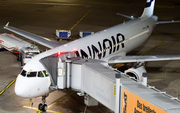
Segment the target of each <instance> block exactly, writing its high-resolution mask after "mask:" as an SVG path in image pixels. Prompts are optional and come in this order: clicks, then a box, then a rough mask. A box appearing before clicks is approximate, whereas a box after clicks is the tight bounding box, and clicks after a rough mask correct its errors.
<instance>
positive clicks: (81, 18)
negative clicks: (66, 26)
mask: <svg viewBox="0 0 180 113" xmlns="http://www.w3.org/2000/svg"><path fill="white" fill-rule="evenodd" d="M94 8H95V7H93V8H92V9H91V10H90V11H88V12H87V13H86V14H85V15H84V16H83V17H82V18H81V19H80V20H79V21H78V22H77V23H76V24H75V25H74V26H73V27H71V29H70V31H72V30H73V29H74V28H75V27H76V26H77V25H78V24H79V22H81V21H82V20H83V19H84V18H85V17H86V16H87V15H88V14H89V13H90V12H91V11H92V10H93V9H94Z"/></svg>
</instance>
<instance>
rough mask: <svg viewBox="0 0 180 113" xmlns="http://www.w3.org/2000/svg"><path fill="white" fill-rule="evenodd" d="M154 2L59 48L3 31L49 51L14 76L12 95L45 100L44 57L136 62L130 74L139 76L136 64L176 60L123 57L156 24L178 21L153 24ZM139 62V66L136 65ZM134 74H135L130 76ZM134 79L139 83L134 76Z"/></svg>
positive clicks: (46, 93) (151, 57) (47, 92)
mask: <svg viewBox="0 0 180 113" xmlns="http://www.w3.org/2000/svg"><path fill="white" fill-rule="evenodd" d="M154 5H155V0H147V3H146V6H145V9H144V12H143V14H142V15H141V17H139V18H134V17H132V16H127V15H123V14H119V15H122V16H124V17H127V18H129V19H131V20H130V21H128V22H124V23H122V24H119V25H116V26H113V27H111V28H108V29H105V30H103V31H99V32H97V33H95V34H93V35H90V36H86V37H84V38H81V39H78V40H75V41H72V42H70V43H67V44H64V45H60V44H57V43H56V44H54V43H53V42H49V41H48V40H45V39H43V38H42V37H40V36H37V35H34V34H30V33H27V32H25V31H21V30H19V29H17V28H13V27H10V26H8V24H7V25H6V26H5V27H4V28H5V29H8V30H10V31H13V32H15V33H18V34H20V35H22V36H24V37H27V38H29V39H31V40H34V41H37V42H39V41H38V40H40V39H42V40H43V41H42V42H39V43H40V44H43V45H45V46H47V47H49V48H52V49H51V50H49V51H46V52H43V53H41V54H39V55H37V56H35V57H34V58H33V59H32V60H31V61H29V62H28V63H27V64H26V65H25V66H24V68H23V69H22V71H21V73H20V74H19V75H18V77H17V80H16V83H15V93H16V95H18V96H20V97H23V98H34V97H39V96H42V97H43V100H45V97H46V95H48V94H49V93H50V88H49V87H50V84H51V81H50V77H49V76H47V75H46V74H45V73H46V69H45V67H44V66H43V65H42V64H41V63H40V60H41V59H42V58H44V57H47V56H50V55H53V54H56V53H65V52H72V51H74V52H75V53H76V55H77V56H79V57H81V58H86V59H100V60H103V61H106V62H107V63H127V62H137V64H139V65H137V66H136V67H133V70H131V72H132V73H133V71H134V72H138V73H139V72H141V71H143V70H144V68H143V66H141V65H140V64H141V63H143V62H145V61H161V60H179V59H180V56H179V55H174V56H173V55H172V56H132V57H131V56H126V53H128V52H130V51H131V50H133V49H134V48H136V47H138V46H140V45H141V44H142V43H143V42H145V41H146V40H147V39H148V37H149V36H150V35H151V33H152V31H153V29H154V27H155V26H156V24H161V23H174V22H180V21H157V20H158V17H157V16H154V15H153V11H154ZM139 62H141V63H139ZM133 74H135V73H133ZM135 76H136V78H137V79H141V77H140V76H139V75H136V74H135ZM44 103H45V102H43V104H40V105H39V106H42V109H45V110H46V109H47V105H46V104H44Z"/></svg>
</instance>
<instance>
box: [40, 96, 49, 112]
mask: <svg viewBox="0 0 180 113" xmlns="http://www.w3.org/2000/svg"><path fill="white" fill-rule="evenodd" d="M46 97H47V96H42V103H40V104H39V106H38V109H39V110H41V111H46V110H47V104H45V102H46Z"/></svg>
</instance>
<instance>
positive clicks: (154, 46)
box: [140, 36, 164, 56]
mask: <svg viewBox="0 0 180 113" xmlns="http://www.w3.org/2000/svg"><path fill="white" fill-rule="evenodd" d="M151 37H152V38H154V39H156V40H159V41H161V42H160V43H159V44H157V45H156V46H154V47H152V48H151V49H149V50H147V51H145V52H144V53H142V54H141V55H140V56H143V55H144V54H146V53H148V52H149V51H152V50H153V49H155V48H157V47H159V46H160V45H162V44H163V43H164V41H163V40H161V39H158V38H156V37H153V36H151Z"/></svg>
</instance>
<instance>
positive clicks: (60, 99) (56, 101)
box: [48, 91, 75, 108]
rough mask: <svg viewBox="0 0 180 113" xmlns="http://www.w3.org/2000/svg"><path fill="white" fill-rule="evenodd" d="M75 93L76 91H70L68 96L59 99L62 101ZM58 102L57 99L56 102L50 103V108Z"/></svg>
mask: <svg viewBox="0 0 180 113" xmlns="http://www.w3.org/2000/svg"><path fill="white" fill-rule="evenodd" d="M74 93H75V91H74V92H72V93H70V94H68V95H66V96H64V97H63V98H61V99H59V100H58V101H61V100H62V99H65V98H67V97H69V96H70V95H72V94H74ZM56 103H57V101H56V102H53V103H52V104H50V105H48V108H50V107H52V106H53V105H55V104H56Z"/></svg>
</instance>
